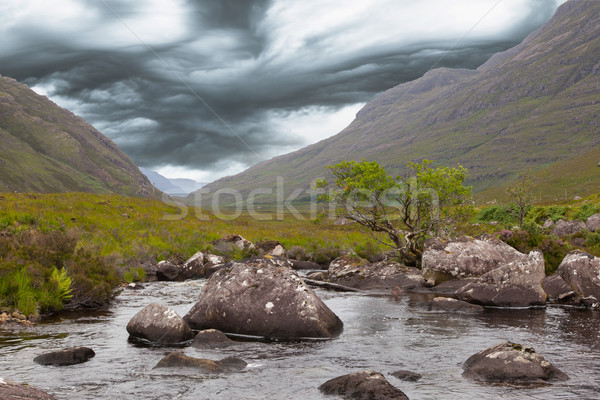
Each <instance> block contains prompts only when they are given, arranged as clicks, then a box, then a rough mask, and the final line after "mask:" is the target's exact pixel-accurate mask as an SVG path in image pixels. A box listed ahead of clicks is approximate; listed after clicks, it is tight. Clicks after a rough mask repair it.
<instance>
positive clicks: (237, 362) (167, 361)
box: [154, 351, 248, 374]
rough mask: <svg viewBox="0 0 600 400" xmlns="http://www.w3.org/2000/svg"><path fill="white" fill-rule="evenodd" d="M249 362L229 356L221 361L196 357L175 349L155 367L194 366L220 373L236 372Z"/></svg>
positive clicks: (207, 371)
mask: <svg viewBox="0 0 600 400" xmlns="http://www.w3.org/2000/svg"><path fill="white" fill-rule="evenodd" d="M247 365H248V364H247V363H246V362H245V361H244V360H241V359H239V358H233V357H228V358H224V359H222V360H220V361H213V360H208V359H206V358H194V357H189V356H186V355H185V354H183V353H180V352H178V351H174V352H172V353H169V354H167V355H166V356H165V357H163V358H162V359H161V360H160V361H159V362H158V364H156V366H155V367H154V368H194V369H199V370H201V371H202V372H205V373H213V374H220V373H224V372H236V371H241V370H243V369H244V368H246V366H247Z"/></svg>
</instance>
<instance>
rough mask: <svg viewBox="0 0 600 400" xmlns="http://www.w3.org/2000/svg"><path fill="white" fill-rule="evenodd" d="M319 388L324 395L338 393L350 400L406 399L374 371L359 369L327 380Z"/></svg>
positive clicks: (402, 393) (406, 399) (406, 398)
mask: <svg viewBox="0 0 600 400" xmlns="http://www.w3.org/2000/svg"><path fill="white" fill-rule="evenodd" d="M319 390H320V391H321V392H322V393H324V394H326V395H338V396H341V397H342V398H344V399H351V400H371V399H377V400H408V397H407V396H406V394H404V392H402V390H400V389H398V388H397V387H395V386H393V385H392V384H391V383H389V382H388V381H387V379H385V377H384V376H383V375H381V374H380V373H379V372H375V371H369V370H367V371H360V372H354V373H352V374H348V375H343V376H340V377H337V378H334V379H331V380H328V381H327V382H325V383H324V384H322V385H321V386H319Z"/></svg>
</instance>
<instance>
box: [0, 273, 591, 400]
mask: <svg viewBox="0 0 600 400" xmlns="http://www.w3.org/2000/svg"><path fill="white" fill-rule="evenodd" d="M203 284H204V281H202V280H199V281H186V282H180V283H174V282H170V283H167V282H154V283H149V284H146V285H145V287H144V288H143V289H141V290H130V289H125V290H124V291H123V292H122V293H121V294H120V295H119V296H118V297H117V299H116V301H115V302H114V304H113V305H112V306H111V308H110V309H109V310H107V311H102V312H93V313H87V314H81V313H79V314H63V315H60V316H57V317H54V318H52V319H48V320H45V321H43V322H41V323H39V324H37V325H35V326H33V327H29V328H7V327H0V350H1V354H0V377H2V378H4V379H5V380H12V381H16V382H21V383H23V382H26V383H29V384H31V385H33V386H36V387H38V388H40V389H42V390H44V391H46V392H48V393H50V394H52V395H54V396H55V397H56V398H57V399H59V400H67V399H69V400H70V399H156V400H158V399H160V400H163V399H257V400H258V399H303V400H304V399H322V398H331V397H326V396H323V395H322V394H321V393H320V392H319V391H318V386H319V385H320V384H322V383H324V382H325V381H327V380H329V379H331V378H334V377H337V376H340V375H343V374H347V373H350V372H355V371H358V370H363V369H373V370H376V371H378V372H381V373H383V374H384V375H385V376H386V378H387V379H388V380H389V381H390V382H391V383H392V384H393V385H395V386H397V387H398V388H400V389H401V390H402V391H404V392H405V393H406V394H407V395H408V397H409V398H410V399H411V400H415V399H426V400H433V399H477V400H482V399H511V400H513V399H544V400H547V399H579V400H581V399H590V400H591V399H597V398H599V396H600V380H599V379H598V376H600V340H599V339H600V330H599V327H600V312H593V311H580V310H575V309H564V308H558V307H549V308H546V309H538V310H499V309H488V310H485V311H484V312H471V313H457V312H455V313H449V312H442V311H432V310H431V309H430V308H429V306H428V304H427V302H428V300H429V299H430V297H427V296H426V295H419V294H407V295H405V296H403V297H401V298H399V299H394V298H392V297H381V296H371V295H367V294H358V293H339V292H330V291H325V290H321V289H318V290H316V292H317V294H318V295H319V296H320V297H321V299H322V300H323V301H324V302H325V303H326V304H327V305H328V306H329V307H330V308H331V309H332V310H333V311H334V312H335V313H336V314H337V315H338V316H339V317H340V318H341V320H342V321H343V322H344V332H343V333H342V335H341V336H340V337H339V338H336V339H333V340H322V341H303V342H256V341H255V342H248V341H246V342H242V341H240V342H238V343H236V344H235V345H233V346H231V347H227V348H222V349H210V350H201V349H196V348H193V347H184V348H182V349H176V348H168V347H167V348H165V347H148V346H140V345H139V344H136V343H132V342H130V341H129V340H128V333H127V331H126V330H125V326H126V325H127V322H129V320H130V319H131V317H132V316H133V315H134V314H135V313H137V312H138V311H139V310H141V309H142V308H143V307H144V306H146V305H147V304H150V303H152V302H158V303H161V304H164V305H166V306H168V307H171V308H173V309H174V310H175V311H177V312H178V313H179V314H180V315H181V316H183V315H184V314H185V313H186V312H187V311H188V310H189V309H190V308H191V307H192V305H193V304H194V302H195V300H196V298H197V297H198V295H199V293H200V291H201V288H202V286H203ZM504 340H510V341H514V342H517V343H521V344H523V345H526V346H531V347H534V348H535V350H536V351H537V352H539V353H542V354H543V355H544V356H545V358H546V359H547V360H548V361H550V362H552V363H553V364H554V365H555V366H557V367H558V368H559V369H561V370H562V371H563V372H565V373H566V374H567V375H569V376H570V378H571V379H570V380H568V381H566V382H557V383H554V384H550V385H545V386H539V387H531V388H522V387H506V386H488V385H481V384H478V383H474V382H470V381H468V380H465V379H463V378H462V377H461V373H462V368H461V365H462V363H463V362H464V361H465V360H466V359H467V358H468V357H469V356H471V355H472V354H474V353H476V352H478V351H480V350H483V349H485V348H486V347H489V346H491V345H494V344H497V343H499V342H501V341H504ZM73 346H87V347H91V348H92V349H94V351H95V352H96V356H95V357H94V358H92V359H91V360H90V361H88V362H86V363H84V364H79V365H74V366H68V367H47V366H41V365H38V364H36V363H34V362H33V359H34V357H35V356H37V355H39V354H41V353H44V352H47V351H52V350H56V349H61V348H66V347H73ZM173 350H180V351H183V352H184V353H185V354H187V355H189V356H192V357H200V358H210V359H215V360H218V359H222V358H225V357H238V358H241V359H243V360H245V361H246V362H247V363H248V364H249V365H248V368H246V369H245V370H244V371H243V372H239V373H232V374H222V375H210V374H202V373H198V372H197V371H193V370H168V369H153V367H154V366H155V365H156V363H158V361H159V360H160V359H161V358H162V357H163V356H164V355H165V354H167V353H168V352H170V351H173ZM397 370H410V371H413V372H417V373H420V374H422V375H423V378H422V379H421V380H419V381H417V382H404V381H400V380H399V379H397V378H395V377H393V376H391V375H390V374H391V373H392V372H394V371H397Z"/></svg>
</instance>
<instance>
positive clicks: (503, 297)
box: [456, 250, 547, 307]
mask: <svg viewBox="0 0 600 400" xmlns="http://www.w3.org/2000/svg"><path fill="white" fill-rule="evenodd" d="M545 277H546V273H545V268H544V255H543V254H542V252H541V251H539V250H534V251H532V252H531V253H529V255H525V254H522V257H521V258H520V259H517V260H515V261H513V262H511V263H509V264H507V265H504V266H502V267H500V268H496V269H494V270H492V271H489V272H487V273H485V274H483V275H482V276H481V277H479V278H478V279H477V280H476V281H474V282H471V283H469V284H467V285H465V286H463V287H461V288H460V289H458V290H457V291H456V296H457V297H458V298H459V299H460V300H464V301H468V302H469V303H476V304H481V305H483V306H491V307H531V306H542V305H544V304H546V299H547V295H546V292H545V291H544V289H543V287H542V284H543V282H544V278H545Z"/></svg>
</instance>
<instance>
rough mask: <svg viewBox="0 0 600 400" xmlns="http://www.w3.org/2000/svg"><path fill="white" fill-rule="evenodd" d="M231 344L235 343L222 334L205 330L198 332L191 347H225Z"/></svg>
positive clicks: (217, 331)
mask: <svg viewBox="0 0 600 400" xmlns="http://www.w3.org/2000/svg"><path fill="white" fill-rule="evenodd" d="M233 343H235V342H234V341H233V340H231V339H229V338H228V337H227V335H225V334H224V333H223V332H221V331H219V330H216V329H206V330H203V331H200V332H198V334H197V335H196V337H195V338H194V341H193V342H192V346H193V347H199V348H206V347H225V346H229V345H231V344H233Z"/></svg>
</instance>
